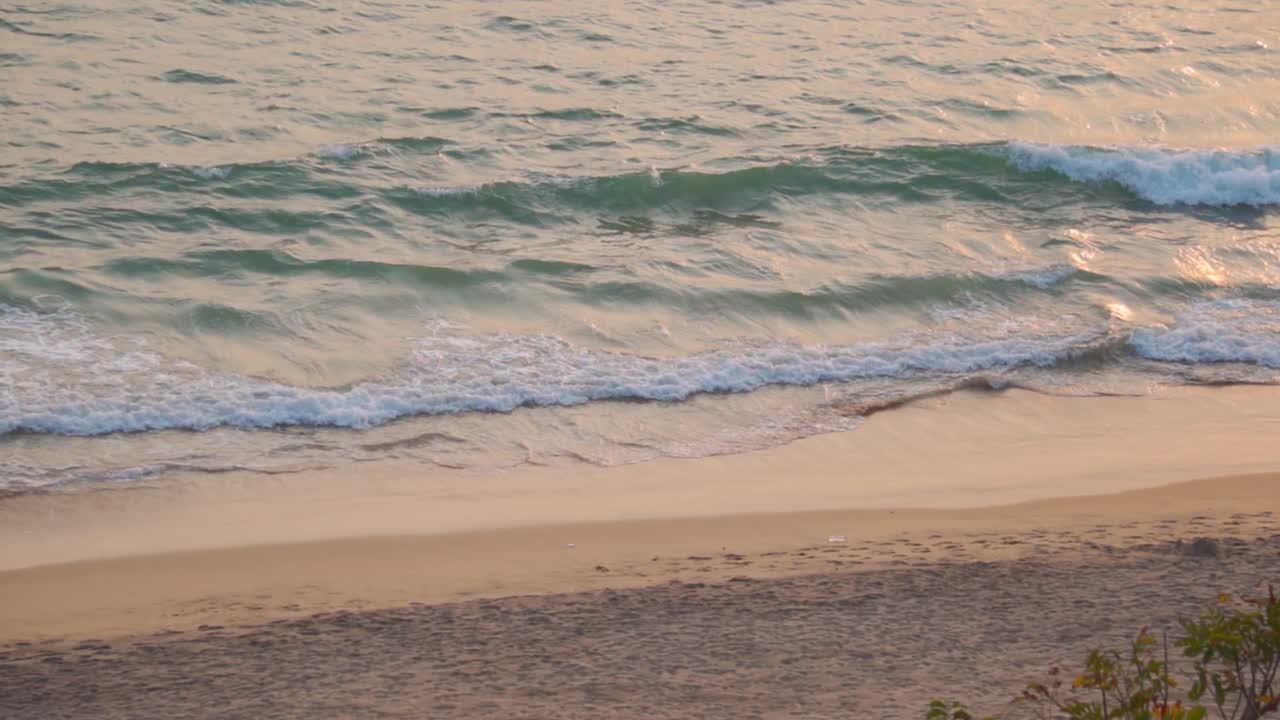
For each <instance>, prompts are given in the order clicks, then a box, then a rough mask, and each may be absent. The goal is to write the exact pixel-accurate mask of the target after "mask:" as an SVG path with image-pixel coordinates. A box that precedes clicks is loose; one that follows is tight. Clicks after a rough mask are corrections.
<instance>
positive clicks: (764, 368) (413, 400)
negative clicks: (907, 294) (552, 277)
mask: <svg viewBox="0 0 1280 720" xmlns="http://www.w3.org/2000/svg"><path fill="white" fill-rule="evenodd" d="M19 315H20V316H19V317H18V318H17V321H16V322H9V323H6V322H4V318H5V317H6V315H4V314H3V313H0V338H3V337H4V330H5V329H6V328H5V325H6V324H7V325H9V327H10V328H18V327H20V328H22V329H23V331H24V332H27V333H31V332H35V333H36V334H37V335H39V337H36V338H34V341H24V342H21V343H18V342H12V343H9V344H8V345H7V346H6V345H5V343H3V342H0V349H4V350H7V351H8V352H7V355H8V357H7V363H3V364H0V433H3V432H14V431H25V432H39V433H57V434H65V435H98V434H105V433H112V432H137V431H145V430H162V429H190V430H206V429H211V428H214V427H219V426H232V427H241V428H265V427H274V426H287V425H309V426H336V427H349V428H365V427H370V426H374V425H380V424H383V423H386V422H390V421H392V420H394V419H396V418H400V417H405V416H411V415H435V414H451V413H462V412H509V411H512V410H514V409H516V408H520V407H527V406H558V405H559V406H563V405H578V404H582V403H587V402H592V401H598V400H624V399H633V400H651V401H663V402H673V401H680V400H684V399H687V398H689V397H691V396H693V395H695V394H699V393H740V392H750V391H752V390H756V389H759V388H761V387H764V386H767V385H801V386H808V385H816V384H820V383H826V382H842V381H850V380H857V379H859V378H899V377H901V378H907V379H910V378H914V377H919V376H922V375H935V376H936V375H964V374H970V373H982V372H993V371H999V370H1002V369H1008V368H1014V367H1019V366H1051V365H1054V364H1055V363H1058V362H1060V361H1062V360H1064V359H1066V358H1070V357H1072V356H1075V355H1077V354H1080V353H1083V352H1088V351H1089V350H1090V349H1091V348H1092V347H1093V346H1095V345H1096V344H1097V343H1099V342H1102V341H1105V338H1106V332H1107V331H1106V330H1105V329H1096V328H1094V329H1088V328H1086V329H1083V330H1081V329H1078V328H1077V330H1076V331H1075V332H1073V333H1070V334H1057V335H1049V336H1028V335H1027V332H1026V331H1028V329H1029V328H1027V327H1023V328H1018V327H1005V328H1002V329H1001V330H997V331H996V332H995V333H994V334H993V335H991V336H987V337H981V336H976V335H970V336H960V335H944V336H941V337H936V338H935V337H933V336H923V337H921V338H916V339H915V340H914V341H913V340H910V339H908V340H905V341H902V342H900V343H895V344H890V343H864V344H857V345H808V346H802V345H793V344H783V343H767V344H751V345H747V344H744V345H739V346H735V347H732V348H723V349H718V350H714V351H709V352H704V353H699V354H693V355H686V356H677V357H650V356H641V355H635V354H627V353H615V352H606V351H601V350H593V349H587V348H582V347H578V346H575V345H573V344H571V343H569V342H567V341H565V340H563V339H561V338H557V337H552V336H544V335H510V334H487V335H452V334H444V335H436V336H432V337H426V338H422V339H419V340H418V341H416V342H415V343H414V345H413V351H412V353H411V356H410V358H409V360H408V362H407V363H406V366H405V367H404V368H403V369H402V370H401V371H399V372H398V373H396V374H395V375H394V376H392V377H390V378H388V379H385V380H377V381H368V382H362V383H357V384H354V385H352V386H349V387H345V388H309V387H298V386H291V385H284V384H281V383H276V382H271V381H268V380H263V379H258V378H251V377H246V376H242V375H236V374H231V373H215V372H209V371H205V370H202V369H200V368H197V367H194V366H192V365H189V364H183V363H174V362H172V361H168V360H165V359H164V358H161V357H159V356H158V355H155V354H152V353H148V352H139V351H134V352H131V353H124V354H122V355H120V357H121V358H122V360H121V361H120V362H117V363H115V364H114V365H112V366H111V367H106V366H103V365H101V364H99V362H98V360H99V359H106V358H109V357H111V356H112V355H114V354H116V352H117V349H116V348H115V347H114V341H110V342H109V341H105V340H100V339H97V338H94V337H92V336H91V335H87V334H86V333H85V332H84V329H83V328H82V327H81V326H79V325H76V324H71V325H68V326H60V325H57V324H54V325H52V326H44V327H39V326H37V325H36V324H35V323H33V317H32V316H31V314H30V313H27V314H25V315H23V314H21V313H20V314H19ZM9 317H10V320H14V318H13V317H12V316H9ZM1035 327H1039V326H1035ZM1035 327H1032V328H1030V329H1031V330H1033V331H1036V332H1038V330H1035ZM62 344H68V345H71V346H73V347H74V352H71V353H66V352H61V351H58V350H57V349H56V348H58V347H59V346H60V345H62ZM104 368H105V369H104Z"/></svg>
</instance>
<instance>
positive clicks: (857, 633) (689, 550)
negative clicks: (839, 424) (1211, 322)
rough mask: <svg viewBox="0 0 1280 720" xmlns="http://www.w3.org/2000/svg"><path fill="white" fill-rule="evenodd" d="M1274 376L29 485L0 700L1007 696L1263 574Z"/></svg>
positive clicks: (582, 709)
mask: <svg viewBox="0 0 1280 720" xmlns="http://www.w3.org/2000/svg"><path fill="white" fill-rule="evenodd" d="M1276 399H1277V394H1276V393H1273V392H1271V391H1270V389H1266V388H1264V389H1255V388H1250V389H1249V392H1247V393H1246V392H1243V391H1241V390H1232V389H1212V390H1199V391H1185V392H1182V391H1180V392H1177V393H1168V394H1164V395H1159V396H1148V397H1142V398H1104V399H1080V398H1060V397H1046V396H1043V395H1037V394H1034V393H1022V392H1017V391H1015V392H1012V393H1004V394H992V393H963V394H960V395H956V396H951V397H947V398H939V399H930V400H927V401H923V402H921V403H918V404H916V405H913V406H910V407H908V408H903V409H899V410H895V411H892V412H887V413H881V414H878V415H876V416H873V417H871V418H870V419H868V421H867V423H866V425H865V426H864V427H862V428H860V429H859V430H857V431H854V432H851V433H843V434H837V435H829V436H822V437H816V438H811V439H809V440H805V441H801V442H797V443H793V444H791V445H789V446H786V447H783V448H778V449H775V450H770V451H766V452H761V453H751V454H745V455H733V456H725V457H719V458H707V459H702V460H690V461H670V462H654V463H645V464H641V465H636V466H627V467H620V468H606V469H590V470H582V471H574V472H565V471H564V470H563V469H560V470H557V471H555V472H552V471H551V469H548V468H527V469H520V470H516V471H512V472H510V473H508V474H506V475H503V476H497V477H495V478H493V479H494V480H495V482H492V483H487V484H484V485H483V486H480V485H479V484H478V483H475V482H474V481H475V480H476V478H475V477H474V476H470V477H469V476H468V475H467V474H466V473H455V474H453V475H452V476H450V477H445V478H423V477H422V474H421V472H418V473H417V474H413V475H410V474H406V472H405V471H404V469H402V468H399V469H397V468H380V469H378V470H377V472H370V473H368V474H367V475H365V476H364V477H361V478H358V479H355V478H345V479H344V478H329V477H325V476H323V475H306V476H282V477H280V478H262V477H253V478H238V477H233V476H226V477H220V478H215V479H213V480H212V481H210V480H209V479H204V480H201V481H199V482H196V481H194V480H184V479H182V478H174V479H170V480H169V481H167V482H161V483H155V484H152V485H148V486H140V487H134V488H130V489H117V490H91V491H83V492H70V493H50V494H43V495H37V494H33V495H24V496H18V497H13V498H9V499H7V500H5V501H4V502H3V503H0V516H2V517H3V524H2V525H0V528H3V529H2V530H0V534H2V536H3V542H2V543H0V567H3V568H4V570H3V571H0V670H2V672H0V715H3V716H4V717H14V718H50V717H166V718H172V717H243V718H263V717H530V718H533V717H582V718H588V717H619V718H632V717H635V718H639V717H712V718H719V717H762V718H772V717H777V718H782V717H882V718H911V717H920V716H922V714H923V708H924V706H925V704H927V701H928V699H930V698H932V697H938V696H948V697H951V696H954V697H960V698H967V699H970V700H972V701H973V702H974V704H975V705H977V706H979V707H980V708H982V709H986V710H997V709H999V707H1000V705H1001V704H1002V703H1003V702H1004V701H1005V700H1007V699H1008V698H1010V697H1012V696H1013V695H1014V694H1016V693H1017V691H1018V689H1019V688H1020V687H1021V686H1022V685H1023V684H1024V683H1025V682H1026V681H1028V680H1030V679H1034V678H1035V677H1036V676H1037V675H1038V673H1039V672H1041V671H1042V670H1043V669H1045V668H1047V667H1048V666H1049V665H1051V664H1053V663H1058V662H1066V661H1071V660H1073V659H1075V658H1079V657H1081V656H1082V655H1083V653H1084V652H1085V651H1086V650H1087V648H1089V647H1092V646H1095V645H1098V644H1106V643H1114V642H1119V641H1122V640H1123V639H1124V637H1125V636H1127V635H1129V634H1131V633H1132V632H1134V631H1136V629H1137V628H1138V627H1140V626H1142V625H1144V624H1151V625H1153V626H1155V627H1163V626H1172V625H1174V623H1175V621H1176V619H1177V617H1179V616H1185V615H1187V614H1189V613H1193V612H1195V611H1196V610H1197V609H1198V608H1199V607H1201V606H1202V605H1203V604H1204V603H1205V602H1207V601H1209V600H1211V599H1212V598H1213V597H1214V595H1216V593H1217V592H1218V591H1219V590H1229V591H1233V592H1245V591H1250V590H1254V589H1257V588H1258V587H1260V586H1261V585H1262V584H1263V583H1265V582H1267V581H1274V580H1276V579H1278V578H1277V570H1278V569H1280V492H1277V489H1280V474H1277V473H1276V472H1275V470H1276V467H1277V465H1276V460H1275V459H1274V458H1275V452H1274V449H1273V443H1272V438H1273V437H1274V428H1275V425H1276V422H1277V419H1276V418H1275V417H1274V416H1273V411H1272V408H1274V407H1277V406H1278V405H1276V404H1274V403H1275V401H1276ZM1103 404H1106V405H1107V408H1106V418H1107V422H1106V423H1105V424H1099V423H1097V422H1096V421H1095V420H1094V418H1096V417H1097V409H1098V408H1099V407H1100V406H1101V405H1103ZM957 419H963V420H964V422H957ZM1193 436H1194V437H1195V438H1196V439H1197V441H1196V442H1194V443H1193V442H1189V441H1188V438H1190V437H1193ZM913 444H914V445H913ZM926 445H928V446H929V451H928V452H926V451H925V446H926ZM854 458H856V459H857V464H856V467H855V465H854V462H853V459H854ZM1267 470H1270V472H1267ZM851 478H856V482H852V481H851ZM935 478H936V480H935ZM943 478H945V479H946V481H947V482H946V483H943V482H942V479H943ZM357 480H358V482H357ZM468 482H471V485H470V486H468V485H467V483H468ZM468 487H470V488H471V489H470V490H469V491H468V489H467V488H468ZM729 487H733V488H737V489H739V490H740V492H730V491H728V488H729ZM1108 491H1109V492H1108ZM664 496H665V497H666V501H665V502H664V501H663V498H664ZM1064 496H1067V497H1064ZM535 497H541V498H544V500H543V502H534V501H533V498H535ZM913 501H914V502H913ZM659 507H660V508H665V509H666V511H664V512H655V511H654V508H659ZM820 508H826V509H820ZM575 520H576V521H575ZM450 522H452V524H450ZM486 523H488V525H487V526H486ZM1197 538H1211V539H1212V540H1213V541H1214V544H1215V547H1216V552H1214V553H1211V554H1208V555H1204V554H1195V553H1192V552H1191V542H1192V541H1193V540H1195V539H1197Z"/></svg>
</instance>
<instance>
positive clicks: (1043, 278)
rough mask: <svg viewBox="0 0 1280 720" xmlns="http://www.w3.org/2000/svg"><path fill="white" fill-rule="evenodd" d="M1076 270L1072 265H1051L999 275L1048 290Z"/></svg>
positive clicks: (1073, 273)
mask: <svg viewBox="0 0 1280 720" xmlns="http://www.w3.org/2000/svg"><path fill="white" fill-rule="evenodd" d="M1076 271H1077V269H1076V268H1075V266H1072V265H1053V266H1050V267H1046V268H1039V269H1035V270H1015V271H1011V272H1008V273H1005V274H1004V275H1002V276H1001V277H1005V278H1008V279H1010V280H1017V281H1020V282H1024V283H1026V284H1028V285H1030V286H1032V287H1034V288H1039V289H1040V290H1048V289H1049V288H1052V287H1056V286H1057V285H1060V284H1061V283H1062V282H1063V281H1065V280H1067V279H1068V278H1070V277H1071V276H1072V275H1075V274H1076Z"/></svg>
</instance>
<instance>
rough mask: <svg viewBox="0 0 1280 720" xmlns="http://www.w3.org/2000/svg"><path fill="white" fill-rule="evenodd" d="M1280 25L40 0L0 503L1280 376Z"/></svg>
mask: <svg viewBox="0 0 1280 720" xmlns="http://www.w3.org/2000/svg"><path fill="white" fill-rule="evenodd" d="M1277 49H1280V3H1272V2H1244V1H1241V2H1233V1H1231V0H1221V1H1215V2H1194V3H1193V2H1181V3H1177V2H1175V3H1170V2H1153V1H1150V0H1135V1H1133V2H1118V1H1117V2H1087V3H1057V4H1049V3H1042V2H1025V1H1017V0H1011V1H1010V2H1002V3H984V2H979V1H978V0H919V1H910V0H868V1H867V2H814V1H810V0H796V1H793V2H792V1H786V2H784V1H779V2H768V1H748V0H740V1H728V2H711V1H682V2H663V3H650V2H617V1H616V0H606V1H604V2H596V3H590V4H580V3H567V2H547V1H541V2H539V1H534V0H527V1H521V2H507V1H495V2H485V3H464V2H441V3H410V2H359V1H352V2H333V1H332V0H196V1H195V2H172V1H166V2H147V3H142V2H129V1H117V0H113V1H111V2H107V1H106V0H91V1H88V2H86V1H84V0H76V1H74V2H45V3H34V4H18V5H8V6H6V7H4V8H0V113H2V117H3V119H4V122H3V128H4V144H3V149H2V150H0V491H5V492H23V491H29V490H32V489H37V488H72V487H85V486H97V485H112V486H115V485H120V484H127V483H130V482H137V481H140V480H151V481H160V482H162V481H164V479H165V478H167V477H170V476H172V475H175V474H183V475H188V474H201V473H221V472H228V471H245V472H260V473H263V474H264V475H270V474H275V473H293V472H303V471H307V470H309V469H313V468H342V467H348V466H349V467H352V468H357V467H358V466H359V465H360V464H361V463H364V462H369V461H376V460H380V459H387V458H395V459H402V460H403V459H409V460H414V461H419V462H421V464H422V466H423V467H424V468H427V469H434V468H440V470H439V471H440V472H450V471H464V470H475V471H489V470H498V469H503V468H510V467H517V466H521V465H528V464H534V465H552V466H563V467H565V468H572V467H574V466H579V465H582V464H590V465H606V466H608V465H618V464H624V463H634V462H643V461H646V460H651V459H654V458H661V457H700V456H706V455H714V454H722V453H736V452H748V451H752V450H758V449H763V448H768V447H771V446H776V445H779V444H782V443H786V442H790V441H792V440H795V439H798V438H802V437H806V436H810V435H814V434H818V433H826V432H847V431H852V432H857V428H858V426H859V424H860V423H862V422H863V421H864V418H865V417H866V416H867V415H868V414H870V413H873V412H876V411H879V410H885V409H890V408H893V407H896V406H898V405H900V404H902V403H905V402H909V401H910V400H912V399H913V398H918V397H921V396H926V395H928V396H933V395H938V394H945V393H949V392H954V391H956V390H960V389H978V390H988V389H989V390H992V391H999V390H1001V389H1004V388H1010V387H1019V388H1026V389H1029V390H1033V391H1036V392H1042V393H1048V394H1069V395H1085V396H1089V395H1098V396H1112V395H1117V394H1120V395H1126V394H1131V395H1142V394H1148V393H1152V392H1159V391H1160V390H1161V389H1162V388H1167V387H1172V386H1178V385H1187V384H1202V385H1218V384H1274V383H1276V382H1277V381H1280V370H1278V368H1280V216H1278V215H1277V211H1276V209H1277V207H1278V206H1280V145H1276V144H1275V143H1276V142H1277V138H1280V57H1278V56H1277ZM957 421H960V419H957ZM476 482H483V472H479V473H477V476H476Z"/></svg>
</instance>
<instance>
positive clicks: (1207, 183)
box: [1008, 142, 1280, 205]
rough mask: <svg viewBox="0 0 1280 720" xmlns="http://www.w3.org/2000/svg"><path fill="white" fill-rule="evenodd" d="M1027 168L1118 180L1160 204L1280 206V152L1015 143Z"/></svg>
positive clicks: (1014, 157)
mask: <svg viewBox="0 0 1280 720" xmlns="http://www.w3.org/2000/svg"><path fill="white" fill-rule="evenodd" d="M1008 157H1009V160H1010V161H1011V162H1012V163H1013V164H1014V165H1015V166H1017V167H1018V168H1020V169H1022V170H1054V171H1056V172H1058V173H1061V174H1063V175H1066V176H1067V177H1069V178H1071V179H1072V180H1076V181H1079V182H1093V183H1100V182H1115V183H1119V184H1120V185H1123V186H1124V187H1126V188H1128V189H1129V190H1132V191H1133V192H1134V193H1136V194H1137V195H1139V196H1140V197H1142V198H1145V199H1147V200H1150V201H1151V202H1153V203H1156V204H1158V205H1176V204H1185V205H1274V204H1278V203H1280V149H1277V148H1272V147H1266V148H1258V149H1254V150H1240V151H1227V150H1174V149H1163V148H1089V147H1079V146H1070V145H1053V144H1048V143H1026V142H1014V143H1011V144H1010V145H1009V147H1008Z"/></svg>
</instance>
